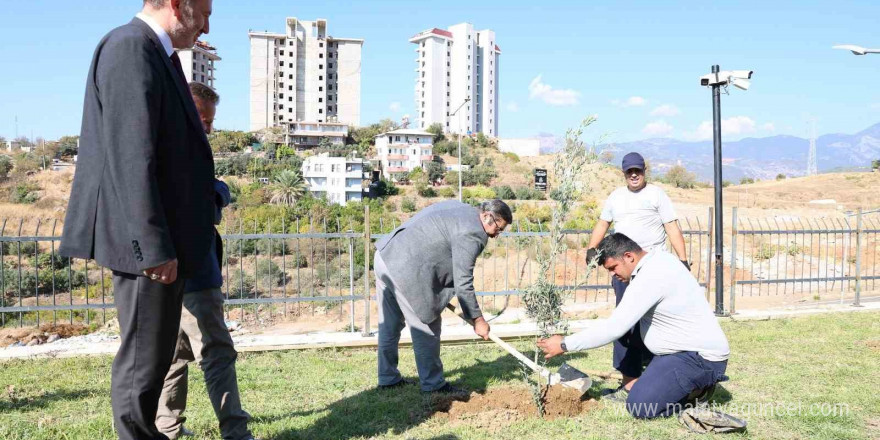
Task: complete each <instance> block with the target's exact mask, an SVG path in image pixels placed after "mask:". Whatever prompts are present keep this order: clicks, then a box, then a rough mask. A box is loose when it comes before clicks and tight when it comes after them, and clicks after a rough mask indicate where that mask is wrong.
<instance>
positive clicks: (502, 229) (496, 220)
mask: <svg viewBox="0 0 880 440" xmlns="http://www.w3.org/2000/svg"><path fill="white" fill-rule="evenodd" d="M489 217H492V222H493V223H495V228H496V229H498V233H499V234H500V233H502V232H504V228H502V227H501V226H498V219H496V218H495V216H494V215H492V214H489ZM505 227H506V226H505Z"/></svg>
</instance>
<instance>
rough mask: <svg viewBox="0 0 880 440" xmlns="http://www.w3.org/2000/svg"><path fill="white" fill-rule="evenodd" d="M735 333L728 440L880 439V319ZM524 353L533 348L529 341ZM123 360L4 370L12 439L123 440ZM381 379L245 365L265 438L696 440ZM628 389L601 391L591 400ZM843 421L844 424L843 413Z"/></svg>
mask: <svg viewBox="0 0 880 440" xmlns="http://www.w3.org/2000/svg"><path fill="white" fill-rule="evenodd" d="M724 330H725V331H726V333H727V335H728V338H729V339H730V343H731V351H732V355H731V359H730V364H729V367H728V372H727V374H728V375H729V376H730V378H731V380H730V381H729V382H725V383H724V384H723V389H719V391H718V392H717V393H716V395H715V399H716V403H719V404H722V405H724V406H725V407H726V408H728V410H729V411H728V412H731V413H738V415H740V416H741V417H743V418H745V419H746V420H747V421H748V423H749V432H748V433H747V434H744V435H740V434H735V435H730V436H728V437H734V438H735V437H749V438H780V439H802V438H811V439H812V438H820V439H841V438H846V439H859V438H866V439H867V438H880V392H878V389H880V374H878V370H877V365H878V360H880V348H878V340H880V313H848V314H827V315H815V316H809V317H802V318H795V319H788V320H778V321H750V322H735V323H726V324H724ZM517 345H518V346H519V347H520V348H521V349H523V350H527V349H529V342H527V341H520V342H518V343H517ZM442 356H443V361H444V364H445V366H446V371H447V378H448V379H450V380H451V381H452V382H454V383H457V384H460V385H462V386H464V387H467V388H470V389H472V390H475V391H477V392H481V391H486V390H492V389H498V388H502V387H523V386H524V385H523V384H522V381H521V379H520V376H519V369H518V366H517V364H516V362H515V361H514V360H513V359H512V358H511V357H510V356H506V355H505V354H504V352H503V351H501V350H500V349H499V348H498V347H496V346H494V345H491V344H473V345H457V346H448V347H445V348H444V349H443V353H442ZM111 361H112V359H111V358H110V357H94V358H76V359H52V360H45V359H43V360H19V361H12V362H7V363H3V364H0V386H2V387H3V389H2V390H0V394H2V395H0V438H2V439H7V440H14V439H47V440H49V439H51V440H56V439H110V438H115V437H114V433H113V431H112V427H111V414H110V397H109V390H110V364H111ZM560 361H561V360H560ZM560 361H556V362H555V363H554V365H556V364H558V363H559V362H560ZM568 361H569V362H570V363H571V364H572V365H574V366H576V367H579V368H582V369H594V370H596V369H598V370H609V369H610V368H609V364H610V362H611V350H610V347H604V348H602V349H599V350H593V351H590V352H587V353H578V354H574V355H571V356H569V357H568ZM375 370H376V359H375V353H374V351H372V350H369V349H327V350H310V351H289V352H269V353H257V354H242V355H241V356H240V358H239V361H238V379H239V383H240V387H241V390H242V400H243V401H244V404H245V408H246V409H247V410H248V412H250V413H251V414H252V416H253V418H254V419H253V421H252V422H251V427H252V430H253V431H254V433H255V434H256V435H257V436H258V437H260V438H262V439H353V438H374V437H375V438H400V439H434V440H439V439H443V440H452V439H490V438H492V439H494V438H510V439H586V438H609V439H620V438H628V439H636V438H639V439H664V438H681V437H688V436H689V434H688V432H687V431H686V430H685V429H684V428H683V427H681V426H680V425H679V424H678V421H677V420H675V419H664V420H652V421H639V420H633V419H632V418H630V417H629V416H628V415H626V414H625V411H622V410H621V409H622V406H621V405H613V404H608V405H600V407H599V408H598V409H594V410H592V411H589V412H585V413H582V414H581V415H579V416H577V417H574V418H568V419H556V420H542V419H538V418H526V419H524V420H517V421H513V422H511V423H510V424H506V423H505V424H503V429H501V430H498V429H497V424H496V426H495V429H494V430H491V431H490V430H487V429H486V426H487V424H486V420H485V417H483V418H480V417H475V418H473V419H458V420H452V421H450V420H449V419H448V418H445V417H441V416H438V415H437V414H432V410H431V405H430V404H429V402H428V401H427V400H426V399H424V398H423V397H422V396H421V395H420V393H419V392H418V389H417V387H405V388H404V389H401V390H394V391H377V390H375V389H374V385H375V380H376V379H375ZM401 370H402V371H403V373H404V374H405V375H408V376H410V377H414V376H415V365H414V363H413V356H412V350H410V349H409V348H403V349H402V350H401ZM190 371H191V374H190V391H189V392H190V399H189V400H190V405H189V409H188V410H187V415H188V416H189V419H188V420H187V422H186V425H187V427H189V428H190V429H192V430H193V431H195V432H196V437H195V438H198V439H201V438H206V439H207V438H219V433H218V431H217V428H216V420H215V419H214V415H213V411H212V409H211V406H210V403H209V401H208V398H207V395H206V393H205V386H204V382H203V379H202V374H201V372H200V371H199V369H198V368H193V369H191V370H190ZM614 385H615V384H612V383H604V384H603V383H598V384H596V385H594V387H593V389H592V390H591V391H590V393H591V394H596V393H597V392H598V390H599V389H600V388H602V387H612V386H614ZM749 405H751V406H749ZM832 410H834V411H833V412H836V413H837V414H830V415H829V413H830V412H832ZM747 412H748V413H747ZM823 412H824V413H825V414H824V415H823V414H822V413H823ZM489 422H490V423H489V424H493V423H495V422H497V421H491V420H490V421H489Z"/></svg>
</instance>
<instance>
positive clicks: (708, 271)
mask: <svg viewBox="0 0 880 440" xmlns="http://www.w3.org/2000/svg"><path fill="white" fill-rule="evenodd" d="M713 211H714V209H713V208H712V207H711V206H710V207H709V222H708V225H709V226H708V228H709V242H708V246H706V301H709V293H710V290H711V286H712V263H711V261H712V234H713V231H714V229H712V219H713V218H714V215H713Z"/></svg>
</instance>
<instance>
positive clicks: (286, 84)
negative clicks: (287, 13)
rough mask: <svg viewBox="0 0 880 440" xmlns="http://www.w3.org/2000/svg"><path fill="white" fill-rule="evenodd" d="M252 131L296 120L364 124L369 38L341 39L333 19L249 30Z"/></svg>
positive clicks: (290, 20)
mask: <svg viewBox="0 0 880 440" xmlns="http://www.w3.org/2000/svg"><path fill="white" fill-rule="evenodd" d="M248 37H249V39H250V43H251V67H250V77H251V90H250V100H251V103H250V116H251V123H250V129H251V131H255V130H260V129H263V128H266V127H276V126H280V127H283V128H284V129H285V130H288V131H289V130H290V126H291V124H295V123H296V122H308V123H315V124H324V123H328V122H332V123H343V124H347V125H355V126H357V125H360V119H361V110H360V109H361V48H362V47H363V44H364V40H362V39H353V38H336V37H331V36H329V34H328V33H327V20H323V19H318V20H315V21H304V20H299V19H297V18H295V17H288V18H287V26H286V30H285V33H283V34H279V33H270V32H253V31H250V32H248Z"/></svg>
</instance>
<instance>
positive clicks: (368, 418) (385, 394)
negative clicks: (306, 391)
mask: <svg viewBox="0 0 880 440" xmlns="http://www.w3.org/2000/svg"><path fill="white" fill-rule="evenodd" d="M526 355H528V354H526ZM585 356H587V354H586V353H573V354H571V355H569V356H567V358H568V359H571V358H575V359H577V358H581V357H585ZM561 362H562V360H561V359H560V360H556V359H554V360H552V361H551V362H550V363H549V365H548V366H550V368H551V369H555V368H556V367H558V366H559V364H560V363H561ZM445 376H446V378H447V379H448V380H449V381H450V382H452V383H453V384H455V385H457V386H461V387H463V388H466V389H468V390H470V391H473V392H475V393H478V394H483V393H485V392H486V390H487V388H488V385H489V383H490V382H496V381H497V382H505V381H511V380H516V379H519V378H521V377H522V376H521V369H520V364H519V362H517V361H516V360H515V359H514V358H513V357H511V356H508V355H499V356H498V357H497V358H495V359H493V360H492V361H489V362H486V361H480V360H477V361H476V363H475V364H472V365H468V366H466V367H461V368H456V369H453V370H447V371H446V373H445ZM435 412H436V406H435V402H434V398H433V397H432V396H430V395H423V394H422V393H421V392H420V391H419V387H418V385H413V386H405V387H403V388H398V389H391V390H379V389H376V388H370V389H366V390H364V391H361V392H360V393H357V394H355V395H353V396H351V397H347V398H344V399H341V400H338V401H336V402H333V403H331V404H329V405H327V406H325V407H323V408H319V409H315V410H310V411H297V412H293V413H287V414H280V415H275V416H265V417H260V416H256V417H254V420H253V421H254V422H256V423H271V422H273V421H276V420H280V419H285V418H289V417H315V416H318V417H319V418H317V420H316V421H315V422H314V423H313V424H311V425H310V426H309V427H308V428H305V429H298V430H294V429H291V430H288V431H284V432H281V433H278V434H277V435H275V436H273V437H270V439H271V440H288V439H310V440H312V439H314V440H325V439H326V440H344V439H350V438H362V437H366V438H370V437H374V436H378V435H382V434H388V433H391V434H395V435H397V434H401V433H403V432H405V431H407V430H409V429H410V428H413V427H415V426H418V425H420V424H421V423H423V422H425V421H427V420H428V419H430V418H431V417H432V416H433V415H434V413H435ZM457 438H458V437H456V436H455V435H451V434H444V435H440V436H438V437H433V438H432V439H436V440H455V439H457Z"/></svg>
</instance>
